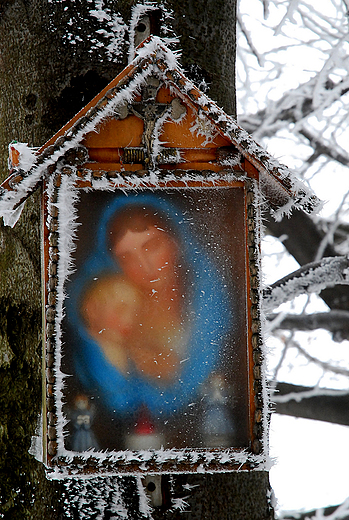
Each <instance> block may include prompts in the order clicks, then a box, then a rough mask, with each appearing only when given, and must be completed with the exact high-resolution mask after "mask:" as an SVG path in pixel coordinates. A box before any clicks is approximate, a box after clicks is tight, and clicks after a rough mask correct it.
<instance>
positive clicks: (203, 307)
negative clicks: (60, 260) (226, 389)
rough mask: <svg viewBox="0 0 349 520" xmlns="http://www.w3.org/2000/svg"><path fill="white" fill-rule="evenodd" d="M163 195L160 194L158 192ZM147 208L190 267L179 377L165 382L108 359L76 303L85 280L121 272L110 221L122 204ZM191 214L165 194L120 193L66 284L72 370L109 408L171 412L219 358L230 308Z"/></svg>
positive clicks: (187, 400) (120, 411) (184, 401)
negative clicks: (122, 369)
mask: <svg viewBox="0 0 349 520" xmlns="http://www.w3.org/2000/svg"><path fill="white" fill-rule="evenodd" d="M160 193H161V192H160ZM132 206H134V207H137V206H146V207H147V208H149V207H151V208H153V209H154V211H156V212H158V213H160V214H161V215H163V217H164V219H165V220H166V221H168V222H169V223H170V225H171V228H172V229H173V231H174V233H176V240H177V238H178V242H179V245H180V250H181V253H182V256H183V259H184V264H185V267H186V269H187V270H188V271H189V277H190V282H191V288H190V290H188V295H187V301H186V308H185V317H184V323H185V325H188V327H187V328H188V336H187V339H186V351H185V355H184V358H185V359H183V362H182V363H181V364H180V371H179V374H178V377H177V378H176V379H175V381H174V382H172V383H170V384H168V385H167V386H164V385H158V384H157V383H156V381H150V380H149V379H147V378H145V377H142V374H141V373H139V372H136V371H134V372H132V373H130V375H128V376H125V375H124V374H123V373H121V372H120V371H119V370H118V369H117V368H116V367H115V366H114V365H112V364H111V363H109V362H108V360H107V359H106V357H105V356H104V354H103V352H102V349H101V348H100V347H99V345H98V344H97V343H96V342H95V340H94V339H93V338H92V337H91V336H90V335H89V333H88V331H87V330H86V328H85V325H84V323H83V320H82V318H81V316H80V313H79V302H80V299H81V295H82V293H83V291H84V288H85V287H86V285H87V284H88V283H89V281H91V280H93V279H94V278H97V277H98V276H101V275H103V274H106V273H115V274H117V273H121V269H120V267H119V265H118V263H117V261H116V260H115V258H113V257H112V255H111V253H110V250H109V249H110V246H109V244H108V236H107V235H108V225H109V223H110V221H111V220H112V219H114V218H115V217H116V216H117V215H118V214H119V213H120V212H122V211H123V210H125V209H126V207H127V208H128V207H132ZM193 227H194V226H193V218H192V216H191V215H189V214H188V215H187V213H186V211H182V209H180V208H179V207H176V205H175V204H173V202H172V201H171V200H169V199H167V198H166V195H165V194H164V195H163V194H159V192H156V193H149V192H148V193H144V192H143V193H139V192H138V193H135V194H130V195H127V196H126V195H118V196H117V197H115V199H113V200H112V201H111V203H110V204H108V207H107V209H106V210H105V211H104V213H103V214H102V217H101V219H100V223H99V228H98V237H97V241H96V242H97V243H96V244H94V248H93V251H92V254H91V256H90V257H89V258H88V259H87V260H86V261H85V262H84V264H83V266H82V268H81V269H80V270H79V273H78V275H77V276H76V277H75V280H74V281H73V282H71V283H70V285H69V286H68V288H67V290H68V299H67V300H66V301H67V309H66V310H67V320H68V323H69V324H70V326H71V328H72V329H73V330H74V333H75V338H74V344H72V348H73V358H74V369H75V373H76V375H77V377H78V379H79V380H80V382H81V384H82V385H83V387H84V388H85V390H86V391H87V392H89V393H93V394H98V395H99V397H100V398H101V399H102V401H103V403H104V405H105V406H106V408H107V409H109V410H110V411H111V412H116V413H117V414H119V415H123V416H127V415H129V414H133V413H134V412H135V411H136V410H138V409H139V408H140V407H141V406H146V407H147V408H148V409H149V411H150V412H151V413H152V414H154V415H158V414H162V415H171V414H173V413H175V412H176V411H179V410H181V409H182V408H183V407H184V406H185V405H188V404H189V403H190V402H192V401H193V399H195V396H196V395H197V394H198V392H199V386H200V384H201V383H203V382H204V381H205V380H206V379H207V377H208V376H209V374H210V373H211V372H212V370H214V369H215V367H217V365H218V363H219V362H220V354H221V352H222V351H223V350H224V346H225V344H224V343H225V338H226V336H227V333H228V331H229V330H230V329H231V326H232V319H233V318H232V308H231V301H230V298H229V294H228V288H227V286H226V284H225V281H224V277H223V275H222V274H221V273H220V272H219V270H218V268H217V267H216V266H215V265H214V264H213V262H212V260H211V259H210V258H209V256H208V255H207V253H206V252H205V250H204V249H203V247H202V246H201V245H199V243H198V242H197V240H196V239H195V237H194V236H193V234H192V232H191V229H190V228H193Z"/></svg>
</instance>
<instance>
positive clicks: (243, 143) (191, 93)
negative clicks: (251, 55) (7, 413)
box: [0, 36, 319, 225]
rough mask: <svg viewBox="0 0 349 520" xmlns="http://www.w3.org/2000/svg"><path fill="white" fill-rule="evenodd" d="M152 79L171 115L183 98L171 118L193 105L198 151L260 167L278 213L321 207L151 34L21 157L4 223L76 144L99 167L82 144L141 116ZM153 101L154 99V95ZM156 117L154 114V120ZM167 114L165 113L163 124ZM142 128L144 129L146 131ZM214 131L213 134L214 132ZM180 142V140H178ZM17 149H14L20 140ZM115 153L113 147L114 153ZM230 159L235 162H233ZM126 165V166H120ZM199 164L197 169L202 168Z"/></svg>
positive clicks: (7, 190)
mask: <svg viewBox="0 0 349 520" xmlns="http://www.w3.org/2000/svg"><path fill="white" fill-rule="evenodd" d="M151 78H157V79H158V80H159V81H160V82H161V85H163V86H164V89H165V90H166V89H167V92H170V95H169V94H166V92H165V93H163V97H164V96H165V98H166V96H167V105H166V106H167V107H168V106H169V104H170V103H172V115H173V113H174V112H173V109H174V108H176V107H175V106H174V105H175V104H176V103H175V102H174V101H173V100H174V99H177V100H179V103H178V102H177V115H176V117H175V116H173V120H174V119H176V120H177V121H181V106H190V108H191V111H192V112H193V113H195V117H196V118H197V121H198V122H199V123H200V124H199V127H198V126H197V125H196V127H195V125H194V126H193V125H192V128H190V132H192V134H194V133H196V136H199V135H200V134H201V141H200V140H198V139H196V141H195V142H194V146H195V147H196V148H195V150H198V149H199V148H201V149H207V150H208V151H210V150H209V148H210V147H211V148H214V146H216V148H218V147H221V148H224V147H227V146H228V147H229V146H230V147H233V148H234V149H236V151H237V152H238V153H239V154H240V159H239V161H240V165H241V166H242V169H243V170H244V171H245V172H247V173H248V172H249V173H250V174H251V176H253V172H254V171H255V172H256V171H257V172H259V173H258V176H259V180H260V186H261V189H262V192H263V194H264V195H265V198H266V199H267V201H268V202H269V204H270V206H271V207H272V209H274V210H275V212H276V213H277V212H278V213H279V215H281V214H283V213H285V212H288V211H290V209H291V208H292V207H297V208H300V209H303V210H304V211H306V212H310V211H313V210H314V209H315V208H316V207H317V205H318V204H319V201H318V199H317V197H316V196H315V195H314V194H313V193H312V192H311V190H309V189H308V188H307V187H306V186H305V185H304V184H303V183H301V181H299V180H298V179H297V178H296V176H295V175H294V174H293V173H292V171H291V170H290V169H288V168H287V167H286V166H284V165H283V164H280V163H279V162H278V161H277V160H276V159H275V158H273V157H272V156H271V155H270V154H269V153H268V152H267V151H266V150H265V149H264V148H263V147H261V146H260V145H258V144H257V143H256V142H255V141H254V140H253V138H252V137H251V136H250V135H249V134H248V133H247V132H246V131H245V130H243V129H242V128H241V127H240V126H239V125H238V124H237V123H236V121H235V120H234V119H233V118H232V117H231V116H229V115H227V114H226V113H225V112H224V111H223V110H222V109H221V108H219V107H218V106H217V105H216V104H215V103H214V102H213V101H212V100H211V99H209V98H208V97H207V96H206V95H205V94H203V93H202V92H201V91H199V90H198V89H197V88H196V87H195V86H194V85H193V83H192V82H191V81H190V80H188V79H187V78H186V77H185V75H184V74H183V72H182V71H181V69H180V67H179V65H178V63H177V60H176V56H175V54H174V53H173V52H172V51H170V50H169V49H168V48H167V47H166V46H165V45H164V44H163V42H162V41H161V40H160V38H158V37H154V36H153V37H150V38H149V39H148V40H146V41H145V42H143V44H142V45H140V47H139V48H138V52H137V56H136V58H135V59H134V60H133V61H132V62H131V63H130V64H129V65H128V67H126V68H125V69H124V70H123V71H122V72H121V73H120V74H119V75H118V76H117V77H116V78H115V79H114V80H113V81H112V82H111V83H110V84H109V85H108V86H107V87H106V88H105V89H103V90H102V91H101V92H100V93H99V94H98V95H97V96H96V97H95V98H94V99H93V100H92V101H91V102H90V103H89V104H88V105H86V106H85V107H84V108H83V109H82V110H80V112H78V114H76V115H75V116H74V117H73V118H72V119H71V120H70V121H69V122H68V123H67V124H66V125H65V126H64V127H63V128H62V129H61V130H59V131H58V132H57V133H56V134H55V135H54V136H53V137H52V138H51V139H50V140H49V141H47V143H45V144H44V145H43V146H42V147H41V148H40V149H39V150H37V151H36V152H35V153H32V154H31V155H30V154H29V158H28V157H25V159H23V158H20V160H19V162H18V164H17V166H15V167H14V168H13V170H12V172H11V175H10V176H9V177H8V178H7V179H6V180H5V181H4V182H3V184H2V185H1V187H0V215H2V216H3V217H4V221H5V223H8V224H10V225H13V221H16V220H17V218H18V213H19V211H20V209H19V208H20V207H21V205H22V203H23V202H24V201H25V200H26V198H27V197H28V196H29V195H30V194H31V193H32V192H33V191H34V190H36V188H37V187H38V186H39V185H40V183H41V181H42V179H43V178H44V177H45V176H47V175H49V174H50V172H52V170H53V169H54V168H52V165H55V164H57V161H60V160H62V158H63V159H64V158H67V160H68V156H69V153H70V152H71V151H72V150H75V151H76V150H77V149H78V151H77V155H78V159H77V163H79V164H80V165H81V164H85V166H89V167H90V168H92V169H93V168H96V166H93V162H92V161H91V159H90V158H88V156H87V155H84V150H85V151H86V148H82V147H81V145H83V146H87V148H88V143H91V139H90V138H89V136H91V135H93V134H94V135H96V132H99V131H100V129H101V127H102V126H103V124H105V122H106V121H110V125H112V124H114V123H112V122H113V121H114V122H115V121H117V120H118V121H123V120H124V119H126V118H127V116H128V115H129V114H130V110H129V109H130V108H131V110H132V111H133V115H136V116H138V118H142V115H140V114H139V113H138V112H137V111H136V109H135V106H136V104H137V100H138V101H139V100H140V98H139V96H140V92H141V89H142V88H143V89H144V87H146V86H147V85H148V86H149V83H151ZM137 96H138V97H137ZM171 100H172V101H171ZM148 101H149V100H148ZM150 101H152V99H151V98H150ZM154 103H155V101H154ZM154 103H153V104H154ZM155 104H156V103H155ZM164 104H166V103H164ZM136 108H137V107H136ZM160 112H161V110H160ZM162 114H164V112H162ZM167 115H168V112H167ZM156 117H157V118H158V120H159V119H161V117H162V116H161V115H159V114H158V115H157V116H156ZM156 117H153V120H154V121H155V119H156ZM166 117H167V116H164V117H163V120H162V124H163V123H164V122H165V120H166ZM128 119H129V120H130V118H128ZM134 121H136V119H134ZM205 125H206V127H207V128H208V127H209V128H210V129H209V131H208V133H209V134H210V135H211V144H210V137H208V136H207V132H206V130H205ZM158 126H159V125H158ZM155 127H156V125H155V123H154V125H153V127H152V132H154V131H155ZM194 127H195V128H194ZM172 129H174V125H172ZM139 133H140V134H141V133H142V131H141V132H139ZM145 133H146V132H145V130H143V137H144V134H145ZM119 134H120V128H119ZM170 134H171V131H170ZM177 134H178V132H177ZM213 134H214V135H215V137H212V135H213ZM148 137H149V136H148ZM149 140H150V141H152V144H151V145H150V144H149V146H148V145H147V146H148V148H149V147H150V146H153V147H154V143H153V141H154V135H153V136H152V138H151V139H150V138H149ZM92 141H93V139H92ZM177 141H178V137H177ZM178 142H180V139H179V141H178ZM212 143H213V144H212ZM217 143H218V144H217ZM136 144H137V143H136ZM138 144H139V143H138ZM143 145H144V142H143ZM160 145H163V146H160ZM79 146H80V152H79ZM161 147H167V148H172V143H169V142H167V143H165V142H164V139H163V140H162V142H161V143H158V146H157V149H156V150H155V149H154V150H152V153H153V152H154V153H155V151H156V152H157V153H158V152H159V149H160V148H161ZM14 148H16V145H15V146H14ZM17 149H18V146H17ZM125 149H126V147H125ZM15 152H16V150H15ZM148 152H149V149H148ZM79 153H80V155H79ZM115 153H116V152H115V151H114V155H115ZM182 153H183V150H182ZM27 155H28V154H27ZM211 159H212V157H211ZM186 160H187V159H183V156H182V158H180V153H179V155H178V159H177V163H182V165H181V167H184V168H186V166H185V164H184V163H185V161H186ZM119 162H120V161H119ZM163 162H166V161H163ZM155 163H156V161H155V160H154V162H152V161H151V160H150V165H149V164H148V171H150V170H152V171H153V173H155V174H156V173H157V172H158V170H159V168H160V169H161V165H160V166H159V165H157V164H155ZM194 163H195V160H194ZM204 163H205V168H206V169H207V168H211V169H213V171H218V170H222V169H224V168H225V169H226V168H229V161H228V163H227V164H228V166H227V167H225V166H224V161H221V162H219V160H217V158H216V159H215V160H211V161H209V160H208V159H207V160H206V162H205V160H204ZM208 163H210V166H209V167H208V166H207V164H208ZM232 164H233V162H231V165H232ZM50 167H51V168H50ZM177 167H178V165H177V166H176V168H177ZM231 167H232V166H231ZM123 168H124V166H122V168H121V169H123ZM126 169H127V168H126ZM139 169H141V167H140V168H139ZM195 169H199V167H197V168H195ZM128 170H133V173H134V170H135V167H134V166H132V167H128ZM153 178H154V176H153ZM16 213H17V214H16Z"/></svg>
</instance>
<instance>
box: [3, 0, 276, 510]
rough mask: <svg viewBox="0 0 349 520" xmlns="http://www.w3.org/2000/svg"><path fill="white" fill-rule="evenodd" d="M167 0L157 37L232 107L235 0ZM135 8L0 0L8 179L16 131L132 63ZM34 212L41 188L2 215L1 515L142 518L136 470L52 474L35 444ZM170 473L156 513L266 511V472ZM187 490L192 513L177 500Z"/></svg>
mask: <svg viewBox="0 0 349 520" xmlns="http://www.w3.org/2000/svg"><path fill="white" fill-rule="evenodd" d="M102 7H103V9H102ZM163 7H165V8H166V9H172V10H173V15H174V16H173V18H172V19H171V18H167V21H166V20H165V17H164V21H163V22H161V21H160V30H158V32H159V34H160V36H161V35H164V31H165V29H164V26H165V25H166V24H167V29H168V31H170V32H171V31H172V30H174V31H175V32H176V33H177V34H178V35H179V36H180V46H181V48H182V49H183V58H182V63H183V66H184V67H185V68H186V69H187V72H188V75H189V76H191V77H192V79H193V80H194V81H195V83H201V86H202V87H205V85H207V86H208V94H209V95H210V96H211V97H212V98H213V99H215V100H216V101H217V102H218V104H220V105H221V106H223V107H224V108H225V110H226V111H227V112H229V113H232V114H234V112H235V86H234V76H235V70H234V66H235V7H236V6H235V0H230V1H228V2H226V1H223V0H220V1H213V0H209V1H202V0H200V1H195V2H194V1H189V2H188V1H187V2H183V1H182V0H178V1H175V0H169V1H168V3H167V4H166V5H165V6H163V5H162V4H160V3H159V8H160V9H163ZM143 8H144V6H143ZM150 14H151V15H152V16H153V15H154V11H151V12H150ZM131 16H132V2H130V1H129V0H119V1H118V2H115V1H114V0H105V1H104V2H103V1H101V0H88V1H80V0H76V1H75V2H74V1H73V2H72V1H71V0H69V1H68V0H55V1H52V0H26V1H25V0H8V1H6V0H2V1H1V2H0V50H1V58H0V93H1V94H0V95H1V98H0V99H1V106H0V146H1V149H0V157H1V172H0V173H1V180H3V179H4V178H6V177H7V174H8V171H7V144H8V143H9V142H10V141H11V140H13V139H16V140H18V141H21V142H27V143H29V145H30V146H40V145H42V144H43V143H44V142H45V141H46V140H47V139H49V138H50V137H51V136H52V135H53V134H54V133H55V132H56V131H57V130H58V129H59V128H60V127H61V126H63V124H65V123H66V122H67V121H69V120H70V119H71V117H72V116H73V115H74V114H75V113H76V112H77V111H78V110H79V109H80V108H81V107H83V106H84V105H85V104H87V103H88V102H89V101H90V99H92V97H93V96H94V95H95V94H97V93H98V92H99V91H100V90H101V89H102V88H103V87H104V86H105V85H106V84H108V82H109V81H111V80H112V79H113V78H114V77H115V76H116V75H117V74H118V72H120V70H122V68H123V67H124V66H125V65H126V63H127V49H128V26H129V23H130V20H131ZM168 20H170V21H171V20H172V21H171V23H172V27H171V26H170V25H169V23H170V22H169V21H168ZM114 43H115V46H113V44H114ZM39 215H40V208H39V195H38V194H36V195H34V196H32V197H31V198H30V200H29V201H27V203H26V208H25V210H24V212H23V214H22V216H21V218H20V220H19V222H18V223H17V224H16V226H15V228H14V229H10V228H6V227H4V226H3V224H2V223H1V224H0V226H1V227H0V270H1V281H0V316H1V318H0V381H1V382H0V385H1V392H0V400H1V404H0V407H1V410H2V413H1V425H0V445H1V447H2V449H1V451H0V460H1V468H2V470H1V487H2V498H1V506H0V507H1V509H0V516H1V513H2V514H3V515H5V516H4V518H11V519H12V518H13V519H17V518H18V519H21V520H22V519H24V518H28V519H45V520H46V519H51V518H52V519H63V518H97V517H98V518H126V517H127V518H128V519H132V518H135V519H136V518H143V517H144V514H142V508H141V505H140V500H139V494H138V489H139V487H137V486H138V484H137V482H138V483H139V481H138V480H137V479H136V478H133V477H132V478H131V477H127V478H126V477H115V478H108V479H102V478H95V479H93V480H92V481H89V482H88V483H86V481H69V482H67V483H59V482H51V481H48V480H47V479H46V477H45V471H44V468H43V466H42V464H41V463H39V462H37V461H36V460H35V459H34V458H33V457H32V456H31V455H29V454H28V449H29V447H30V442H31V436H32V435H33V434H34V432H35V427H36V423H37V419H38V417H39V414H40V408H41V357H42V346H41V288H40V238H39ZM5 447H6V449H4V448H5ZM164 482H165V487H166V486H167V488H168V493H169V501H168V504H169V505H170V506H171V509H168V510H164V509H157V510H154V512H153V513H152V515H153V518H154V519H162V518H168V519H169V518H171V519H172V518H173V519H175V518H182V517H185V518H191V519H205V518H207V519H215V518H217V519H218V518H219V519H225V518H226V519H228V518H229V519H235V518H236V519H240V520H241V519H243V518H246V519H249V520H253V519H256V520H257V519H258V520H262V519H263V520H264V519H267V518H271V514H272V513H271V509H270V504H269V499H268V497H269V483H268V474H267V473H264V472H252V473H234V474H229V473H222V474H213V475H206V476H203V475H197V474H193V475H176V476H166V477H164ZM166 483H167V484H166ZM183 486H184V487H183ZM192 486H193V487H192ZM115 489H120V492H121V495H120V496H122V501H123V507H124V509H123V512H122V513H120V511H119V513H117V511H118V509H117V504H116V503H115V500H116V499H115V493H114V494H113V490H114V491H115ZM88 490H90V491H88ZM82 493H85V498H86V500H87V501H88V500H89V501H90V503H89V506H86V507H87V509H86V508H85V509H84V508H83V507H81V502H79V499H80V498H81V494H82ZM180 498H183V499H185V501H186V502H187V503H188V507H187V511H188V512H185V513H183V512H181V508H180V507H177V508H176V507H175V505H176V504H177V505H178V503H179V502H176V501H175V500H174V499H180ZM86 500H85V502H86ZM88 507H90V512H89V510H88ZM125 510H126V511H127V513H125ZM98 513H99V515H100V516H98ZM125 514H126V516H125Z"/></svg>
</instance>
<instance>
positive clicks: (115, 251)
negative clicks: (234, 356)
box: [67, 192, 232, 417]
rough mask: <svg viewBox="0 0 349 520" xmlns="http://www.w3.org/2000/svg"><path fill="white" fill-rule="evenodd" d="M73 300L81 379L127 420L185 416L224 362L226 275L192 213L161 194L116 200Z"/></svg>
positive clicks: (228, 315)
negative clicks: (141, 414) (142, 414)
mask: <svg viewBox="0 0 349 520" xmlns="http://www.w3.org/2000/svg"><path fill="white" fill-rule="evenodd" d="M68 296H69V298H68V304H67V319H68V321H69V322H70V324H71V325H72V327H73V328H74V330H75V332H76V339H75V343H74V344H75V346H74V364H75V372H76V375H77V377H78V379H79V380H80V382H81V384H82V385H83V387H84V388H85V390H86V392H88V393H89V394H98V396H99V398H100V399H101V400H102V401H103V403H104V405H105V407H106V408H108V409H109V410H110V411H111V412H113V413H117V414H118V415H119V416H120V417H127V416H131V415H132V414H134V413H135V412H136V411H137V410H140V409H142V408H144V407H145V408H146V409H147V410H149V412H150V413H151V414H152V415H153V416H156V417H158V416H159V415H161V416H162V417H166V416H171V415H173V414H176V413H178V412H181V411H183V409H184V408H185V407H186V406H188V405H189V404H190V403H191V402H193V400H195V399H197V398H198V397H199V396H200V387H201V386H202V384H203V383H205V381H207V379H208V377H209V375H210V374H211V373H212V371H214V370H215V369H217V367H219V364H220V363H222V352H223V350H224V348H225V341H226V336H227V334H228V332H229V330H230V329H231V326H232V311H231V302H230V298H229V296H228V291H227V285H226V282H225V280H224V275H223V274H222V273H221V272H220V269H219V268H218V266H217V265H215V261H214V260H213V259H212V258H211V257H210V255H209V253H208V251H206V250H205V247H204V245H203V243H200V242H199V240H198V239H197V238H196V236H195V220H193V215H192V213H191V212H190V211H188V210H187V209H185V208H184V209H182V208H181V207H180V206H179V205H178V206H177V204H175V203H174V202H173V201H172V199H171V198H169V197H166V195H164V194H161V192H160V193H159V192H154V193H135V194H131V195H130V194H129V195H127V196H126V195H124V194H118V195H116V196H115V198H114V199H113V200H112V202H111V203H110V204H109V205H108V207H107V209H106V210H105V211H104V213H103V214H102V217H101V219H100V224H99V228H98V234H97V240H96V242H95V243H94V244H93V247H92V252H91V255H90V257H89V258H88V259H87V260H86V261H85V263H84V265H83V267H82V269H81V270H80V271H79V273H78V275H77V277H76V278H75V281H74V282H73V283H72V284H71V286H70V288H69V290H68Z"/></svg>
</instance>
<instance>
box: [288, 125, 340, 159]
mask: <svg viewBox="0 0 349 520" xmlns="http://www.w3.org/2000/svg"><path fill="white" fill-rule="evenodd" d="M298 131H299V133H300V134H301V135H303V136H304V137H305V138H306V139H308V141H309V143H310V145H311V147H312V148H313V149H314V154H313V155H315V156H316V158H317V157H320V155H326V156H327V157H329V158H330V159H333V160H334V161H337V162H339V163H340V164H343V165H344V166H349V155H348V154H347V153H346V152H345V150H343V149H341V148H340V147H339V146H338V144H336V146H333V144H331V143H329V142H327V141H326V140H325V139H323V138H321V137H319V136H318V135H315V134H313V133H312V132H311V131H310V130H309V129H307V128H304V127H302V128H301V129H300V130H298ZM311 162H313V159H312V161H311Z"/></svg>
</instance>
